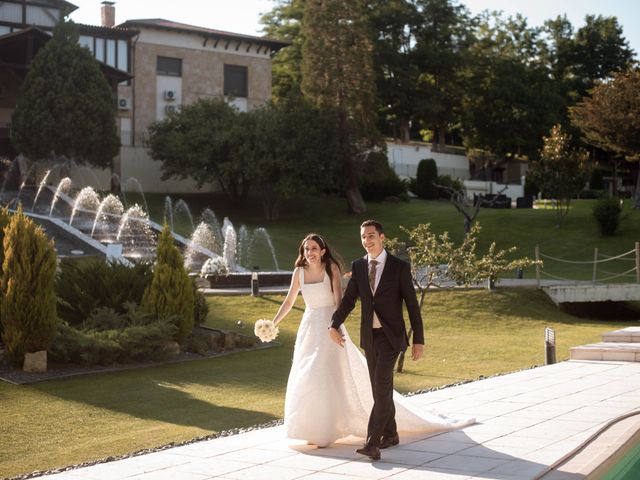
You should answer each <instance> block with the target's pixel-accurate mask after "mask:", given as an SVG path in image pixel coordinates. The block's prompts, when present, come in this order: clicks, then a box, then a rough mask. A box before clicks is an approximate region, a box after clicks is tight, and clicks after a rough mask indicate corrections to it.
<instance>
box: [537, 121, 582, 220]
mask: <svg viewBox="0 0 640 480" xmlns="http://www.w3.org/2000/svg"><path fill="white" fill-rule="evenodd" d="M543 142H544V146H543V147H542V151H541V152H540V157H539V158H538V159H535V160H533V161H531V162H530V165H529V175H530V176H531V178H532V180H533V182H534V183H535V184H536V185H537V186H538V187H539V188H540V191H541V192H542V194H543V195H544V196H545V197H546V198H552V199H554V200H555V211H556V227H560V225H561V224H562V220H563V218H564V217H565V216H566V215H567V213H569V207H570V205H571V199H572V198H574V197H575V196H576V195H577V194H578V193H579V192H580V191H581V190H582V189H584V187H585V184H586V182H587V180H588V179H589V171H588V168H587V165H586V155H585V153H584V152H583V151H580V150H576V149H575V148H572V147H571V135H569V134H567V133H564V132H563V131H562V127H561V126H560V125H556V126H554V127H553V128H552V129H551V132H550V134H549V136H548V137H545V138H544V139H543Z"/></svg>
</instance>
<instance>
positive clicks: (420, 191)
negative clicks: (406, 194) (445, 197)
mask: <svg viewBox="0 0 640 480" xmlns="http://www.w3.org/2000/svg"><path fill="white" fill-rule="evenodd" d="M437 180H438V166H437V165H436V161H435V160H434V159H433V158H425V159H423V160H420V163H418V170H417V172H416V179H415V181H414V182H413V193H415V194H416V195H417V196H418V197H420V198H425V199H427V200H434V199H436V198H438V197H439V194H438V187H437V186H436V181H437Z"/></svg>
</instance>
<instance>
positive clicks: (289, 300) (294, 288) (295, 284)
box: [273, 267, 301, 325]
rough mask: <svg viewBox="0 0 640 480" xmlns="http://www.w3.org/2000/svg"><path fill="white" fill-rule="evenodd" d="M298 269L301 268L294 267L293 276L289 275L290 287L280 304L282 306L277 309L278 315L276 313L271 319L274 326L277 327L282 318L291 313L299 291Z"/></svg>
mask: <svg viewBox="0 0 640 480" xmlns="http://www.w3.org/2000/svg"><path fill="white" fill-rule="evenodd" d="M299 268H301V267H296V268H295V270H294V271H293V274H292V275H291V285H290V286H289V291H288V292H287V296H286V298H285V299H284V302H282V305H280V308H279V309H278V313H276V316H275V317H273V324H274V325H277V324H278V323H280V322H281V321H282V320H283V319H284V317H286V316H287V313H289V312H290V311H291V308H292V307H293V304H294V303H295V302H296V297H297V296H298V292H299V291H300V273H299V270H298V269H299Z"/></svg>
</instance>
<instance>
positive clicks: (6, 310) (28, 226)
mask: <svg viewBox="0 0 640 480" xmlns="http://www.w3.org/2000/svg"><path fill="white" fill-rule="evenodd" d="M55 275H56V252H55V249H54V247H53V241H52V240H51V239H49V238H47V236H46V235H45V234H44V232H43V231H42V229H41V228H40V227H38V226H37V225H36V224H35V223H34V222H33V221H32V220H31V219H30V218H28V217H26V216H25V215H24V214H23V213H22V208H21V207H19V208H18V212H17V213H16V214H15V215H13V216H12V217H11V221H10V222H9V225H8V226H7V227H6V229H5V236H4V264H3V266H2V284H1V289H2V292H1V294H2V296H1V297H0V298H1V303H0V319H1V320H2V325H3V332H2V340H3V341H4V344H5V346H6V354H7V357H8V359H9V360H10V361H11V362H12V363H13V364H14V365H15V366H17V367H19V366H21V365H22V362H23V360H24V354H25V353H34V352H37V351H40V350H46V349H47V348H48V347H49V345H50V344H51V341H52V340H53V338H54V336H55V333H56V329H57V325H58V317H57V315H56V296H55V290H54V279H55Z"/></svg>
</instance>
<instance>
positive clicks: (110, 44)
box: [106, 39, 116, 67]
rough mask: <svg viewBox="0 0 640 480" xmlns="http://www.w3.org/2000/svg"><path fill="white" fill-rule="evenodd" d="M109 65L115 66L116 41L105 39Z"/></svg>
mask: <svg viewBox="0 0 640 480" xmlns="http://www.w3.org/2000/svg"><path fill="white" fill-rule="evenodd" d="M106 64H107V65H109V66H110V67H115V66H116V41H115V40H111V39H107V61H106Z"/></svg>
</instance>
